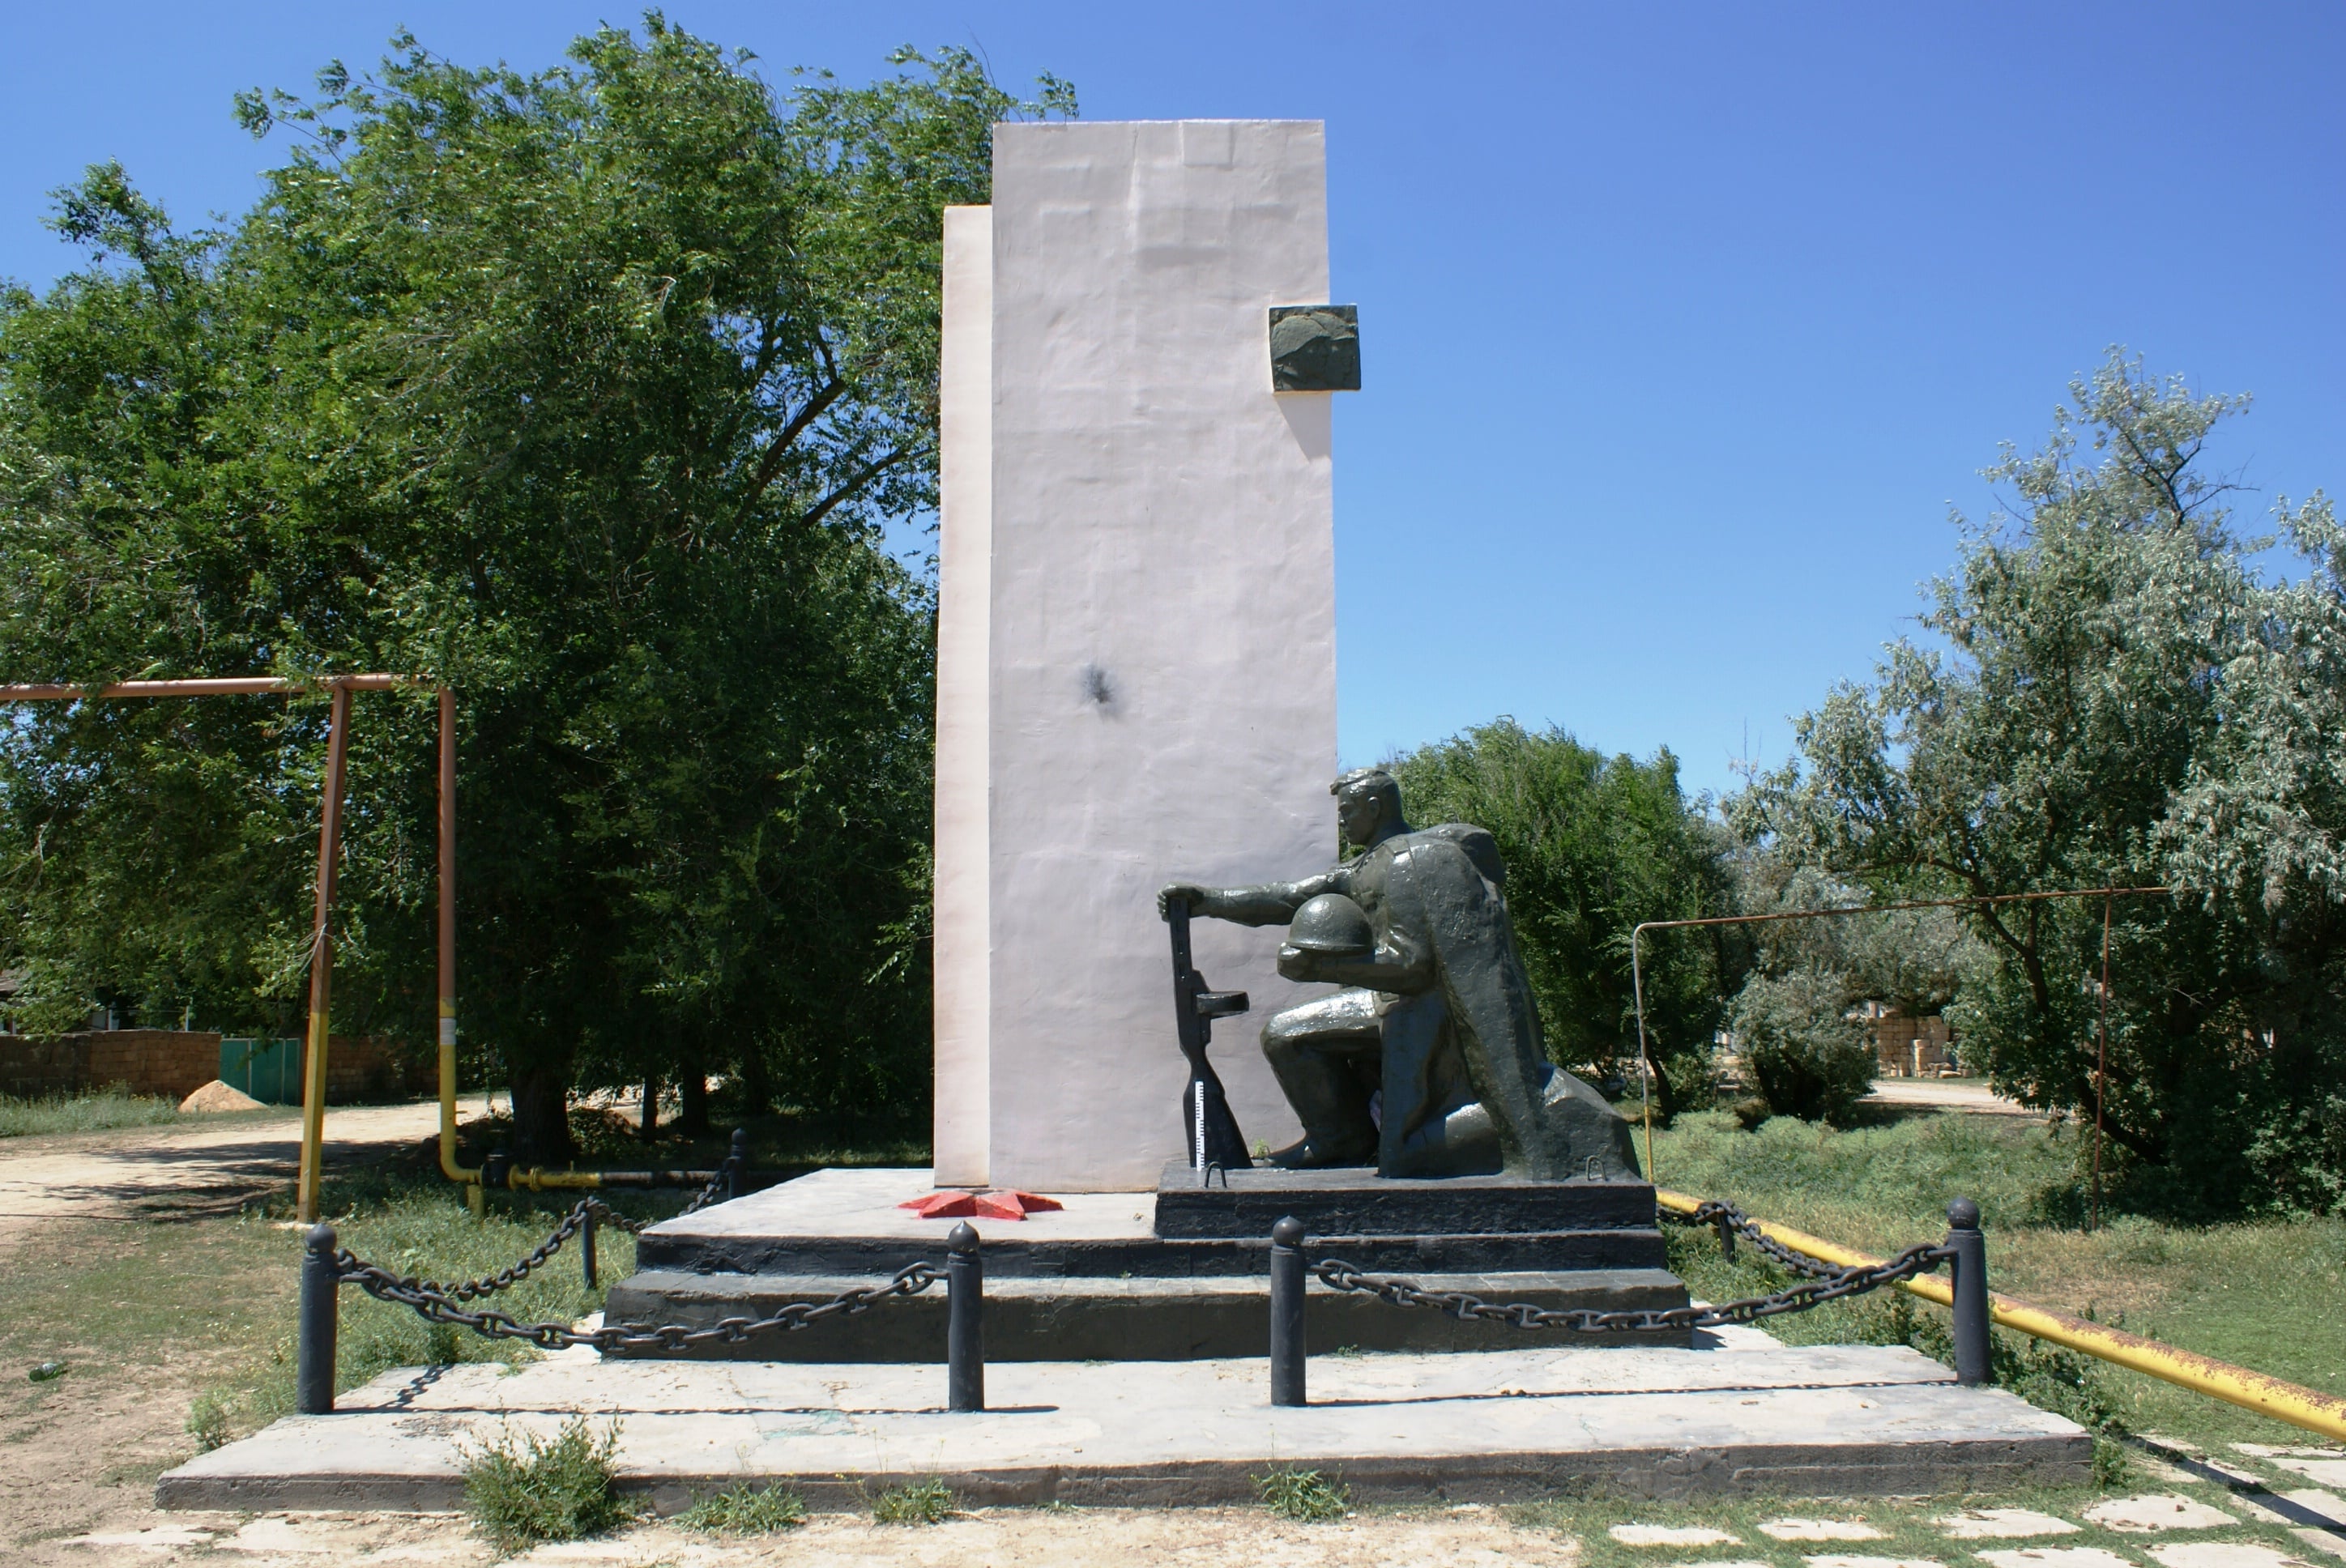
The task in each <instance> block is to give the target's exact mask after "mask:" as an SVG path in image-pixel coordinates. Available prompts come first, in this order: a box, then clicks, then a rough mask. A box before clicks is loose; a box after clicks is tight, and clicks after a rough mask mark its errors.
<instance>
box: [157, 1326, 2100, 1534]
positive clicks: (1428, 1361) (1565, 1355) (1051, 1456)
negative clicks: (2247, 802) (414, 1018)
mask: <svg viewBox="0 0 2346 1568" xmlns="http://www.w3.org/2000/svg"><path fill="white" fill-rule="evenodd" d="M879 1310H886V1309H885V1308H881V1309H879ZM873 1315H876V1313H875V1314H866V1316H873ZM1429 1316H1430V1314H1429ZM827 1327H828V1328H829V1329H830V1331H834V1332H835V1331H836V1329H837V1326H836V1325H831V1326H827ZM824 1331H825V1329H824V1328H816V1329H808V1330H806V1331H805V1335H804V1336H793V1337H794V1338H800V1337H807V1336H811V1335H814V1334H818V1333H821V1332H824ZM1703 1342H1704V1343H1705V1344H1707V1345H1711V1346H1716V1347H1719V1348H1716V1349H1688V1350H1671V1349H1614V1350H1586V1349H1557V1348H1555V1347H1545V1348H1535V1349H1517V1350H1512V1351H1506V1352H1503V1353H1479V1354H1478V1353H1469V1354H1464V1355H1393V1356H1381V1355H1365V1356H1352V1357H1332V1356H1318V1357H1314V1358H1313V1359H1312V1360H1311V1390H1310V1392H1311V1400H1312V1403H1311V1404H1310V1405H1307V1406H1303V1407H1301V1408H1297V1407H1286V1408H1280V1407H1275V1406H1273V1405H1272V1404H1271V1403H1270V1389H1269V1372H1268V1368H1267V1364H1266V1363H1265V1362H1263V1361H1261V1360H1236V1361H1230V1360H1207V1361H1137V1362H1131V1363H1127V1364H1123V1365H1117V1366H1107V1367H1103V1366H1087V1365H1085V1364H1082V1363H1080V1362H1068V1361H1028V1362H1022V1363H1015V1364H1011V1365H1005V1366H994V1367H989V1368H988V1369H987V1370H986V1395H987V1400H988V1404H989V1407H990V1408H989V1409H987V1410H983V1411H977V1412H972V1413H967V1414H954V1413H951V1412H948V1411H947V1410H944V1409H943V1404H944V1392H945V1374H944V1369H943V1367H941V1366H930V1367H919V1366H906V1365H903V1364H893V1365H880V1366H870V1365H864V1366H841V1365H827V1366H773V1365H758V1364H755V1363H744V1362H727V1363H712V1362H688V1363H681V1364H679V1363H663V1364H660V1365H656V1366H655V1365H647V1364H644V1363H642V1362H627V1361H607V1360H604V1359H601V1358H599V1357H597V1356H596V1355H595V1353H594V1352H593V1351H591V1350H583V1349H582V1350H565V1351H563V1352H561V1353H559V1354H557V1355H555V1356H551V1357H548V1358H547V1359H545V1360H543V1361H538V1362H535V1363H533V1364H530V1365H527V1366H524V1367H520V1368H516V1369H507V1368H504V1367H500V1366H497V1365H495V1364H493V1363H492V1364H484V1363H472V1364H469V1365H464V1366H457V1367H443V1368H433V1369H420V1368H409V1369H404V1370H402V1371H394V1372H387V1373H385V1374H383V1375H382V1377H379V1378H377V1379H375V1380H373V1381H372V1382H371V1383H368V1384H367V1385H366V1386H365V1387H363V1388H361V1389H356V1390H352V1391H351V1392H349V1393H346V1394H344V1395H342V1398H341V1399H340V1400H339V1401H338V1402H337V1409H336V1410H335V1413H333V1414H331V1415H323V1416H289V1417H286V1418H285V1419H283V1420H279V1421H277V1422H276V1423H275V1424H273V1425H271V1426H270V1427H269V1428H268V1429H267V1430H265V1431H261V1432H260V1433H258V1434H256V1435H254V1436H252V1437H250V1438H247V1439H245V1440H244V1441H241V1442H234V1443H230V1444H229V1445H228V1446H227V1447H225V1448H221V1449H219V1450H216V1451H213V1452H211V1453H208V1454H204V1455H202V1456H201V1457H199V1458H197V1459H195V1460H191V1461H189V1462H188V1463H186V1464H184V1465H181V1466H180V1467H179V1469H177V1470H174V1471H168V1472H167V1473H166V1474H165V1475H164V1476H163V1477H162V1479H161V1480H160V1481H158V1483H157V1484H156V1489H155V1493H156V1501H157V1502H158V1504H159V1505H160V1506H162V1507H165V1508H208V1509H209V1508H224V1509H245V1510H252V1511H256V1512H259V1511H265V1510H272V1509H286V1508H332V1509H353V1508H378V1509H446V1508H455V1507H459V1506H461V1505H462V1503H463V1500H464V1481H463V1467H464V1456H465V1454H466V1453H467V1452H470V1451H479V1450H481V1449H484V1448H486V1447H488V1446H490V1445H491V1444H494V1443H495V1442H498V1441H510V1438H511V1436H512V1435H513V1434H515V1433H517V1432H528V1433H531V1434H534V1435H537V1436H540V1437H550V1436H552V1435H553V1433H554V1432H555V1431H557V1430H558V1429H559V1428H560V1426H561V1425H562V1423H563V1422H564V1421H565V1420H567V1419H569V1418H571V1417H572V1416H574V1415H577V1414H581V1413H583V1414H585V1415H586V1417H587V1419H588V1420H589V1422H590V1425H591V1427H592V1430H593V1431H595V1432H596V1433H597V1435H598V1436H599V1435H600V1434H601V1432H602V1431H603V1430H604V1428H605V1427H606V1425H607V1424H609V1423H613V1422H616V1423H617V1429H618V1431H617V1455H616V1461H615V1462H616V1465H617V1471H618V1485H619V1486H620V1488H621V1489H622V1490H623V1491H626V1492H630V1493H633V1494H635V1495H637V1496H639V1497H647V1498H648V1499H649V1500H650V1502H652V1503H653V1504H654V1506H656V1507H657V1508H658V1510H659V1511H660V1512H664V1513H673V1512H678V1510H680V1509H683V1508H685V1507H687V1506H688V1505H689V1504H690V1502H692V1500H693V1498H694V1497H695V1496H696V1495H705V1494H707V1493H709V1492H716V1491H719V1490H721V1489H723V1488H725V1487H728V1486H732V1485H735V1484H739V1483H745V1482H746V1483H748V1484H750V1485H757V1486H764V1485H777V1484H779V1485H786V1486H788V1487H789V1488H790V1490H791V1491H793V1492H798V1493H799V1494H800V1495H801V1496H802V1497H803V1498H805V1500H806V1501H807V1502H809V1503H810V1504H811V1505H812V1506H814V1507H816V1508H834V1507H837V1508H864V1507H869V1506H870V1500H871V1496H872V1494H873V1493H875V1492H879V1491H881V1490H882V1489H883V1488H885V1487H890V1486H895V1485H900V1484H903V1483H905V1482H908V1481H925V1480H927V1479H929V1478H930V1477H932V1476H934V1477H937V1478H939V1479H941V1480H943V1481H944V1483H945V1484H946V1485H947V1486H949V1487H951V1488H952V1489H953V1491H954V1494H955V1495H956V1496H957V1497H959V1498H960V1499H961V1501H962V1502H963V1503H964V1505H965V1506H978V1505H984V1504H1008V1503H1027V1504H1037V1503H1046V1502H1066V1503H1073V1504H1098V1505H1103V1506H1106V1505H1131V1506H1159V1507H1161V1506H1178V1505H1183V1504H1221V1503H1235V1502H1252V1501H1253V1500H1254V1498H1255V1489H1254V1481H1253V1479H1252V1478H1253V1477H1255V1476H1258V1475H1262V1474H1265V1473H1267V1472H1269V1471H1272V1470H1275V1469H1279V1468H1282V1467H1288V1466H1292V1467H1294V1468H1297V1469H1303V1470H1318V1471H1322V1472H1323V1473H1328V1474H1332V1475H1334V1476H1336V1477H1338V1478H1340V1479H1341V1481H1342V1482H1343V1483H1344V1484H1345V1485H1346V1486H1347V1487H1349V1488H1350V1489H1351V1490H1352V1495H1353V1497H1354V1498H1355V1499H1356V1500H1358V1501H1359V1502H1421V1503H1422V1502H1526V1501H1531V1500H1535V1499H1538V1498H1543V1497H1552V1496H1556V1495H1557V1494H1559V1493H1566V1492H1587V1491H1591V1490H1599V1491H1606V1492H1621V1493H1627V1494H1629V1495H1632V1496H1644V1497H1690V1496H1701V1495H1716V1494H1722V1493H1724V1494H1751V1493H1772V1494H1775V1495H1779V1496H1786V1497H1798V1496H1864V1495H1877V1496H1878V1495H1884V1494H1921V1493H1931V1492H1965V1491H1982V1492H1985V1491H2004V1490H2008V1489H2012V1488H2018V1487H2033V1486H2055V1485H2073V1484H2078V1483H2082V1482H2084V1481H2086V1480H2087V1479H2089V1478H2090V1476H2091V1474H2092V1467H2093V1438H2092V1435H2091V1434H2090V1433H2088V1432H2086V1431H2085V1430H2084V1429H2083V1428H2081V1427H2079V1426H2076V1424H2074V1423H2072V1422H2070V1421H2067V1420H2063V1419H2062V1418H2061V1417H2059V1416H2056V1415H2053V1414H2051V1413H2049V1412H2047V1411H2045V1410H2038V1409H2036V1408H2035V1406H2033V1405H2029V1404H2025V1403H2024V1402H2022V1401H2021V1400H2018V1399H2015V1397H2014V1396H2012V1395H2011V1394H2008V1393H2004V1392H2003V1391H2001V1390H1994V1389H1965V1388H1959V1387H1957V1386H1956V1385H1955V1383H1954V1381H1953V1373H1951V1372H1949V1371H1948V1370H1947V1369H1945V1368H1944V1367H1942V1366H1940V1365H1939V1364H1938V1363H1937V1362H1935V1361H1931V1360H1927V1359H1924V1358H1923V1357H1922V1356H1919V1355H1917V1354H1915V1353H1914V1352H1913V1351H1912V1350H1909V1349H1903V1348H1902V1347H1882V1346H1823V1345H1820V1346H1800V1347H1790V1346H1782V1345H1778V1344H1776V1343H1774V1342H1773V1341H1772V1340H1770V1339H1769V1338H1768V1337H1767V1336H1766V1335H1764V1334H1761V1333H1759V1332H1757V1331H1755V1330H1751V1329H1729V1330H1722V1331H1721V1332H1720V1333H1719V1334H1718V1335H1715V1336H1713V1335H1706V1336H1704V1340H1703ZM1747 1347H1748V1348H1747Z"/></svg>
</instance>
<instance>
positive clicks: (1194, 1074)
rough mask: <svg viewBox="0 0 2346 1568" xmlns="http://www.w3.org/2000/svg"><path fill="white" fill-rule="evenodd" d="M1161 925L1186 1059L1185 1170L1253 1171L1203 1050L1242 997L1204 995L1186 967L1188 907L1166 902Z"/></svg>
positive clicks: (1241, 1007)
mask: <svg viewBox="0 0 2346 1568" xmlns="http://www.w3.org/2000/svg"><path fill="white" fill-rule="evenodd" d="M1165 921H1166V923H1167V924H1168V925H1169V926H1171V927H1172V928H1173V1028H1174V1032H1175V1033H1177V1034H1178V1036H1179V1038H1180V1041H1181V1054H1182V1055H1184V1056H1186V1057H1188V1059H1189V1082H1188V1084H1187V1086H1185V1087H1184V1088H1183V1089H1182V1091H1181V1137H1182V1141H1183V1142H1184V1143H1185V1144H1187V1145H1188V1149H1189V1168H1190V1169H1191V1170H1203V1169H1205V1168H1206V1167H1207V1166H1221V1167H1222V1168H1223V1169H1224V1170H1241V1171H1242V1170H1252V1169H1253V1168H1254V1161H1253V1160H1251V1159H1250V1158H1248V1157H1247V1146H1246V1137H1245V1135H1243V1134H1241V1133H1240V1132H1239V1123H1238V1118H1237V1117H1236V1116H1233V1115H1230V1101H1229V1095H1227V1094H1225V1093H1224V1092H1223V1090H1222V1081H1221V1079H1220V1078H1219V1077H1218V1076H1216V1075H1215V1073H1214V1068H1213V1064H1211V1063H1209V1062H1208V1061H1207V1060H1206V1045H1207V1043H1208V1042H1209V1041H1211V1040H1212V1039H1213V1037H1214V1025H1213V1020H1215V1019H1217V1018H1229V1017H1232V1016H1234V1015H1236V1014H1238V1013H1244V1012H1245V1011H1246V1010H1247V1007H1248V1005H1249V1003H1248V1002H1247V993H1245V992H1243V991H1209V990H1207V989H1206V977H1205V976H1204V975H1202V974H1199V972H1197V971H1196V970H1195V969H1193V968H1192V967H1190V964H1189V901H1188V899H1183V898H1172V899H1168V900H1166V901H1165Z"/></svg>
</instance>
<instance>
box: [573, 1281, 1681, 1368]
mask: <svg viewBox="0 0 2346 1568" xmlns="http://www.w3.org/2000/svg"><path fill="white" fill-rule="evenodd" d="M1412 1278H1413V1279H1415V1280H1416V1282H1417V1283H1419V1284H1421V1285H1423V1286H1424V1287H1425V1288H1427V1289H1429V1290H1445V1291H1446V1290H1464V1291H1466V1292H1467V1293H1469V1294H1470V1295H1474V1296H1478V1297H1481V1298H1483V1299H1484V1300H1486V1301H1492V1302H1512V1301H1528V1302H1530V1303H1532V1304H1533V1305H1535V1306H1537V1307H1540V1308H1550V1309H1559V1308H1592V1309H1594V1310H1596V1311H1602V1312H1627V1311H1637V1310H1639V1309H1641V1308H1672V1307H1683V1306H1685V1305H1686V1304H1687V1293H1686V1287H1685V1286H1684V1285H1683V1284H1681V1283H1680V1282H1679V1281H1678V1277H1677V1276H1675V1275H1673V1274H1669V1273H1667V1272H1665V1271H1664V1270H1662V1269H1658V1268H1587V1269H1571V1270H1563V1271H1551V1272H1515V1273H1496V1274H1426V1275H1414V1276H1412ZM872 1282H873V1279H872V1276H871V1275H869V1274H862V1275H855V1276H826V1275H807V1274H684V1273H678V1272H673V1271H667V1270H647V1271H646V1272H643V1273H640V1274H637V1275H634V1276H632V1277H630V1278H627V1279H623V1280H621V1281H620V1282H619V1283H618V1284H617V1285H614V1286H612V1287H611V1292H610V1296H609V1298H608V1301H607V1306H606V1308H605V1315H606V1317H607V1319H608V1320H609V1321H611V1322H614V1323H685V1324H689V1325H692V1326H694V1327H697V1328H699V1327H707V1326H709V1325H711V1324H714V1323H716V1322H718V1321H719V1319H726V1318H766V1317H771V1316H772V1315H773V1314H774V1313H776V1312H778V1311H780V1309H781V1308H784V1307H785V1306H788V1305H790V1303H792V1302H800V1301H805V1302H821V1301H827V1300H829V1299H831V1298H832V1297H834V1296H836V1295H839V1294H840V1293H841V1292H843V1291H845V1290H848V1289H851V1288H854V1287H856V1286H860V1285H869V1284H872ZM1304 1332H1305V1334H1306V1336H1307V1342H1308V1343H1309V1344H1310V1345H1311V1347H1312V1348H1313V1349H1317V1350H1322V1351H1325V1350H1333V1349H1337V1348H1339V1347H1342V1346H1349V1347H1352V1348H1354V1349H1362V1350H1450V1351H1456V1350H1493V1349H1517V1348H1520V1347H1521V1346H1522V1345H1523V1344H1524V1342H1525V1340H1526V1339H1529V1338H1531V1337H1533V1336H1535V1335H1536V1336H1537V1337H1538V1338H1540V1339H1544V1340H1546V1341H1549V1342H1551V1343H1558V1342H1562V1341H1563V1339H1565V1338H1566V1336H1565V1335H1564V1334H1562V1333H1560V1332H1559V1331H1557V1330H1555V1329H1539V1330H1533V1329H1516V1328H1513V1327H1511V1326H1509V1325H1506V1324H1504V1323H1490V1322H1484V1321H1480V1320H1469V1321H1465V1322H1461V1321H1460V1320H1458V1319H1454V1318H1452V1317H1449V1316H1448V1315H1446V1314H1444V1313H1442V1312H1438V1311H1434V1310H1433V1309H1431V1308H1400V1307H1394V1306H1392V1305H1390V1304H1389V1303H1387V1302H1385V1301H1382V1300H1380V1299H1379V1298H1376V1297H1374V1296H1370V1295H1367V1294H1364V1293H1360V1292H1349V1291H1336V1290H1330V1289H1328V1288H1326V1287H1324V1286H1321V1285H1317V1284H1314V1285H1312V1286H1311V1287H1310V1288H1309V1289H1308V1290H1307V1291H1306V1293H1305V1296H1304ZM1569 1338H1570V1340H1571V1342H1572V1343H1573V1344H1574V1345H1575V1346H1578V1347H1586V1346H1591V1345H1679V1346H1683V1345H1685V1344H1687V1343H1688V1330H1685V1329H1677V1330H1661V1331H1657V1332H1650V1333H1641V1334H1577V1333H1576V1334H1572V1335H1570V1336H1569ZM944 1353H945V1290H944V1287H943V1286H942V1285H936V1286H932V1287H931V1288H929V1289H927V1290H925V1291H923V1292H922V1293H921V1294H920V1295H917V1296H912V1297H907V1298H902V1299H897V1300H892V1301H889V1302H887V1303H885V1304H884V1305H882V1306H878V1307H874V1308H872V1309H870V1310H869V1311H865V1312H861V1313H856V1314H854V1315H852V1316H849V1317H841V1318H833V1319H825V1320H824V1321H822V1322H820V1323H817V1324H815V1325H813V1326H811V1327H810V1328H806V1329H796V1330H792V1331H790V1332H786V1333H771V1334H766V1335H761V1336H760V1337H759V1338H757V1339H752V1340H750V1341H747V1342H745V1343H743V1344H740V1345H723V1344H718V1345H710V1346H704V1347H701V1348H699V1349H697V1350H695V1351H693V1352H690V1355H691V1357H692V1358H693V1359H709V1360H780V1361H937V1360H942V1359H944ZM642 1354H643V1355H644V1356H645V1357H646V1358H647V1359H654V1358H658V1359H674V1358H666V1357H660V1356H659V1353H658V1352H642ZM985 1354H986V1358H987V1359H989V1360H994V1361H1069V1360H1075V1361H1128V1360H1141V1361H1187V1360H1196V1359H1210V1358H1215V1357H1241V1356H1266V1355H1269V1354H1270V1278H1268V1277H1267V1276H1264V1275H1252V1276H1247V1275H1224V1276H1217V1277H1206V1278H1190V1279H1166V1278H1129V1279H1103V1278H1006V1279H1005V1278H994V1277H989V1278H987V1279H986V1281H985Z"/></svg>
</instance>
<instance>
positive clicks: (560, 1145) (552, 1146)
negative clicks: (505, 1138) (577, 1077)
mask: <svg viewBox="0 0 2346 1568" xmlns="http://www.w3.org/2000/svg"><path fill="white" fill-rule="evenodd" d="M513 1113H514V1138H513V1148H512V1150H511V1153H512V1155H513V1159H514V1164H515V1165H516V1166H522V1167H524V1168H527V1167H529V1166H562V1165H568V1164H569V1163H570V1162H571V1161H572V1160H573V1159H575V1158H576V1156H577V1149H576V1146H575V1145H573V1144H572V1143H571V1141H570V1074H568V1073H567V1072H566V1071H565V1070H564V1069H563V1068H561V1067H551V1066H541V1067H525V1068H522V1069H519V1070H518V1071H516V1072H515V1074H514V1075H513Z"/></svg>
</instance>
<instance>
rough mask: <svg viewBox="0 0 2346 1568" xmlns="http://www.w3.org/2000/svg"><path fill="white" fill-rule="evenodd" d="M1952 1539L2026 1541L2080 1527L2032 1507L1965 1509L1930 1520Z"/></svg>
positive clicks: (2074, 1530)
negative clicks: (2032, 1537)
mask: <svg viewBox="0 0 2346 1568" xmlns="http://www.w3.org/2000/svg"><path fill="white" fill-rule="evenodd" d="M1931 1522H1932V1523H1933V1524H1935V1525H1937V1526H1938V1527H1939V1529H1940V1530H1941V1532H1943V1533H1944V1534H1945V1535H1946V1536H1947V1538H1948V1539H1949V1540H1951V1541H2025V1540H2027V1539H2028V1538H2030V1537H2031V1536H2035V1535H2075V1534H2076V1533H2077V1526H2076V1525H2074V1524H2072V1523H2070V1522H2068V1521H2067V1520H2066V1519H2056V1518H2055V1517H2054V1516H2053V1515H2052V1514H2049V1513H2039V1512H2036V1511H2035V1509H2033V1508H1966V1509H1964V1511H1963V1512H1961V1513H1950V1514H1947V1515H1945V1516H1943V1517H1942V1518H1939V1519H1934V1520H1933V1521H1931Z"/></svg>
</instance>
